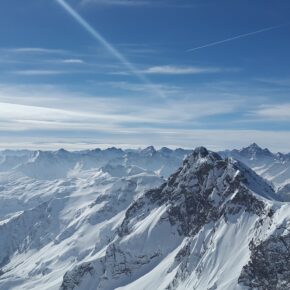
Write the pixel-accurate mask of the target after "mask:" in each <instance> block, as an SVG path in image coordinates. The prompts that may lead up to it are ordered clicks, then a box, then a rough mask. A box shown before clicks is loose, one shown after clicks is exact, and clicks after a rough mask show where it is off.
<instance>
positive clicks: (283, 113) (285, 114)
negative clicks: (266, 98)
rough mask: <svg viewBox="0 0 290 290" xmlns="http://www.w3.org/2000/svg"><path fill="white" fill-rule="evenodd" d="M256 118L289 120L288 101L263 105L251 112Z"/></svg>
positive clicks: (289, 108)
mask: <svg viewBox="0 0 290 290" xmlns="http://www.w3.org/2000/svg"><path fill="white" fill-rule="evenodd" d="M252 115H253V116H254V117H257V118H261V119H267V120H270V121H275V120H276V121H281V120H285V121H290V103H285V104H279V105H277V104H273V105H263V106H261V107H260V108H258V109H257V110H255V111H253V112H252Z"/></svg>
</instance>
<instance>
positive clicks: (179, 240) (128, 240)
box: [62, 147, 284, 290]
mask: <svg viewBox="0 0 290 290" xmlns="http://www.w3.org/2000/svg"><path fill="white" fill-rule="evenodd" d="M276 197H277V196H276V193H275V192H274V190H273V189H272V188H271V187H270V186H269V185H268V184H267V183H266V182H265V181H264V180H263V179H262V178H261V177H259V176H257V175H256V174H255V173H254V172H253V171H252V170H251V169H249V168H248V167H246V166H245V165H243V164H241V163H240V162H237V161H235V160H233V159H222V158H221V157H220V156H219V155H218V154H216V153H213V152H209V151H208V150H207V149H206V148H204V147H199V148H196V149H195V150H194V151H193V153H192V154H191V155H190V156H189V157H188V158H186V159H185V160H184V162H183V166H182V167H181V168H180V169H179V170H178V171H177V172H176V173H174V174H173V175H171V176H170V177H169V179H168V181H167V182H166V183H164V184H163V185H162V186H160V187H159V188H157V189H152V190H149V191H147V192H146V193H145V194H144V195H143V196H141V197H140V198H139V199H137V200H136V201H135V202H133V203H132V204H131V206H130V207H129V208H128V210H127V211H126V214H125V218H124V220H123V222H122V223H121V225H120V227H119V229H118V236H116V238H115V239H114V241H112V243H111V244H110V245H109V246H108V247H107V249H106V252H105V254H104V256H102V257H101V258H97V259H96V260H94V261H92V262H91V264H90V267H91V266H92V267H93V269H91V270H90V271H89V274H87V275H84V276H83V274H82V273H83V270H82V269H83V268H82V265H80V266H79V267H81V268H79V267H78V268H75V269H74V270H73V271H71V272H68V273H67V274H66V275H65V278H64V281H63V285H62V289H97V290H98V289H102V290H109V289H115V288H119V287H120V289H152V288H150V287H153V286H152V284H150V283H152V281H154V279H156V278H154V277H155V276H154V275H157V276H158V273H159V271H161V270H160V268H161V269H162V273H163V274H162V278H161V277H160V278H159V280H160V279H164V281H163V282H162V283H161V282H160V281H159V280H158V279H157V280H158V281H159V282H156V283H161V284H162V286H160V285H159V284H158V285H159V286H158V287H159V288H158V287H157V285H155V287H156V289H171V290H172V289H198V290H201V289H227V290H231V289H235V287H237V286H238V283H239V282H240V283H242V282H243V283H244V285H246V284H245V282H244V281H245V280H246V279H243V278H241V277H243V276H241V271H242V270H243V267H244V266H245V265H246V263H247V262H248V260H247V256H248V255H249V256H250V248H249V243H250V240H252V239H254V237H256V236H258V235H261V236H262V233H263V235H264V230H265V228H270V227H271V225H272V219H273V215H274V211H273V209H272V208H271V206H270V203H271V202H272V201H273V200H275V198H276ZM244 235H246V236H244ZM248 236H249V237H248ZM248 239H249V240H248ZM229 244H231V245H232V249H231V248H229ZM251 250H252V248H251ZM240 251H243V252H241V253H239V252H240ZM169 257H170V258H169ZM224 257H227V258H224ZM231 258H232V261H231V260H230V259H231ZM224 259H226V260H224ZM165 261H166V262H165ZM163 264H164V266H163V267H164V268H162V265H163ZM244 269H246V268H244ZM231 270H233V274H232V273H231V275H232V276H233V277H232V278H231V279H229V278H225V277H226V276H227V275H229V272H230V271H231ZM243 271H245V270H243ZM248 272H250V271H248ZM154 273H157V274H154ZM145 274H146V275H145ZM147 275H148V277H147V278H144V277H146V276H147ZM240 276H241V277H240ZM244 276H245V274H244ZM79 277H82V280H80V279H79ZM150 277H151V278H150ZM165 277H166V278H165ZM239 277H240V278H239ZM150 279H152V281H151V280H150ZM223 279H224V280H223ZM157 280H156V281H157ZM225 280H229V281H230V282H229V281H227V283H228V284H227V283H225ZM75 281H77V282H75ZM221 284H223V285H224V286H223V288H219V287H220V286H219V285H221ZM150 285H151V286H150ZM185 285H187V286H185ZM283 285H284V284H283ZM248 286H249V287H252V286H251V285H248ZM85 287H87V288H85ZM90 287H91V288H90ZM140 287H141V288H140ZM253 287H254V286H253ZM249 289H255V288H249ZM261 289H262V288H261ZM264 289H266V288H264ZM273 289H274V288H273ZM281 289H282V288H281Z"/></svg>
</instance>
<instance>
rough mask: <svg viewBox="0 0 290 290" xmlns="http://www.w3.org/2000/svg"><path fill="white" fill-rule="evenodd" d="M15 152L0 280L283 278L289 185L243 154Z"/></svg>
mask: <svg viewBox="0 0 290 290" xmlns="http://www.w3.org/2000/svg"><path fill="white" fill-rule="evenodd" d="M250 147H251V146H250ZM252 147H253V146H252ZM254 147H255V146H254ZM254 151H255V150H254ZM11 154H12V156H13V153H11V152H9V154H8V155H9V156H11ZM17 154H20V156H21V158H22V159H21V162H19V163H17V162H16V163H13V165H12V166H10V167H9V170H8V169H6V170H4V169H3V170H2V172H1V173H0V206H1V210H0V289H1V290H2V289H3V290H4V289H5V290H6V289H50V290H54V289H63V290H68V289H77V290H90V289H91V290H98V289H101V290H112V289H118V290H121V289H124V290H131V289H134V290H135V289H138V290H139V289H141V290H143V289H148V290H149V289H150V290H151V289H159V290H165V289H179V290H181V289H182V290H183V289H195V290H204V289H206V290H235V289H237V290H240V289H267V290H268V289H269V290H270V289H278V290H282V289H283V290H285V289H290V275H289V269H290V264H289V261H290V251H289V249H290V204H289V203H288V200H289V199H287V197H288V196H287V194H285V192H284V191H285V190H286V191H287V187H285V188H286V189H284V191H282V190H280V191H275V190H274V189H273V187H272V186H271V184H269V182H267V181H266V180H265V179H263V178H262V177H260V176H259V175H258V174H257V173H256V172H254V171H253V170H252V169H250V168H249V167H248V166H247V165H244V164H243V163H242V162H241V161H237V160H235V159H233V158H223V157H221V155H219V154H217V153H214V152H209V151H208V150H207V149H206V148H203V147H199V148H196V149H195V150H194V151H192V152H191V153H190V154H189V151H184V150H181V149H179V150H170V149H167V148H162V149H161V150H155V149H154V148H153V147H148V148H146V149H144V150H126V151H123V150H119V149H116V148H111V149H107V150H92V151H81V152H67V151H65V150H59V151H56V152H30V151H28V152H26V151H25V152H21V153H20V152H18V153H17ZM186 154H189V155H188V157H186V158H185V160H184V161H182V160H183V158H184V156H185V155H186ZM227 154H228V155H230V154H232V153H231V152H227ZM267 154H268V153H267V152H265V155H267ZM270 154H272V153H270ZM240 155H244V156H247V157H245V160H251V158H252V157H250V156H253V155H254V156H256V157H257V156H258V155H259V154H257V153H253V152H252V153H251V152H250V155H247V154H243V153H242V154H240ZM3 156H4V157H3ZM5 156H6V153H3V152H2V160H3V162H2V163H3V164H4V163H5V162H6V161H5V160H7V159H6V157H5ZM257 158H260V157H257ZM0 160H1V159H0ZM0 162H1V161H0ZM178 162H179V163H178ZM2 163H1V164H2ZM180 166H181V167H180ZM178 167H179V168H178ZM3 168H4V167H3ZM61 169H62V170H61ZM170 171H171V172H170ZM174 171H175V172H174ZM171 173H173V174H171ZM167 174H168V175H170V174H171V175H170V176H169V178H168V179H165V178H164V177H163V176H165V177H166V175H167Z"/></svg>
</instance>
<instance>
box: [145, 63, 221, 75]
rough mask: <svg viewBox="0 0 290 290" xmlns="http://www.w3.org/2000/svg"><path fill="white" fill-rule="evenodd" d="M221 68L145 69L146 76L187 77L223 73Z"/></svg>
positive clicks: (156, 67)
mask: <svg viewBox="0 0 290 290" xmlns="http://www.w3.org/2000/svg"><path fill="white" fill-rule="evenodd" d="M222 71H223V69H221V68H214V67H194V66H172V65H164V66H152V67H149V68H148V69H145V70H144V71H143V72H144V73H145V74H164V75H186V74H204V73H218V72H222Z"/></svg>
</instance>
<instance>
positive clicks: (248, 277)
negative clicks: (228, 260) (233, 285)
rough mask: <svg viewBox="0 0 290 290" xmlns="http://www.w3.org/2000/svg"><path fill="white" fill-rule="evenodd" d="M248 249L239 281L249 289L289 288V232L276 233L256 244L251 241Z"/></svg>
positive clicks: (273, 289) (271, 289) (277, 289)
mask: <svg viewBox="0 0 290 290" xmlns="http://www.w3.org/2000/svg"><path fill="white" fill-rule="evenodd" d="M250 249H251V258H250V261H249V263H248V264H247V265H246V266H245V267H244V268H243V271H242V273H241V276H240V278H239V283H240V284H242V285H245V286H247V287H249V289H258V290H262V289H267V290H285V289H290V233H288V234H286V235H283V234H282V235H281V234H279V233H276V234H274V235H271V236H270V237H269V238H268V239H266V240H265V241H263V242H262V243H260V244H258V245H254V244H253V243H251V244H250Z"/></svg>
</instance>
